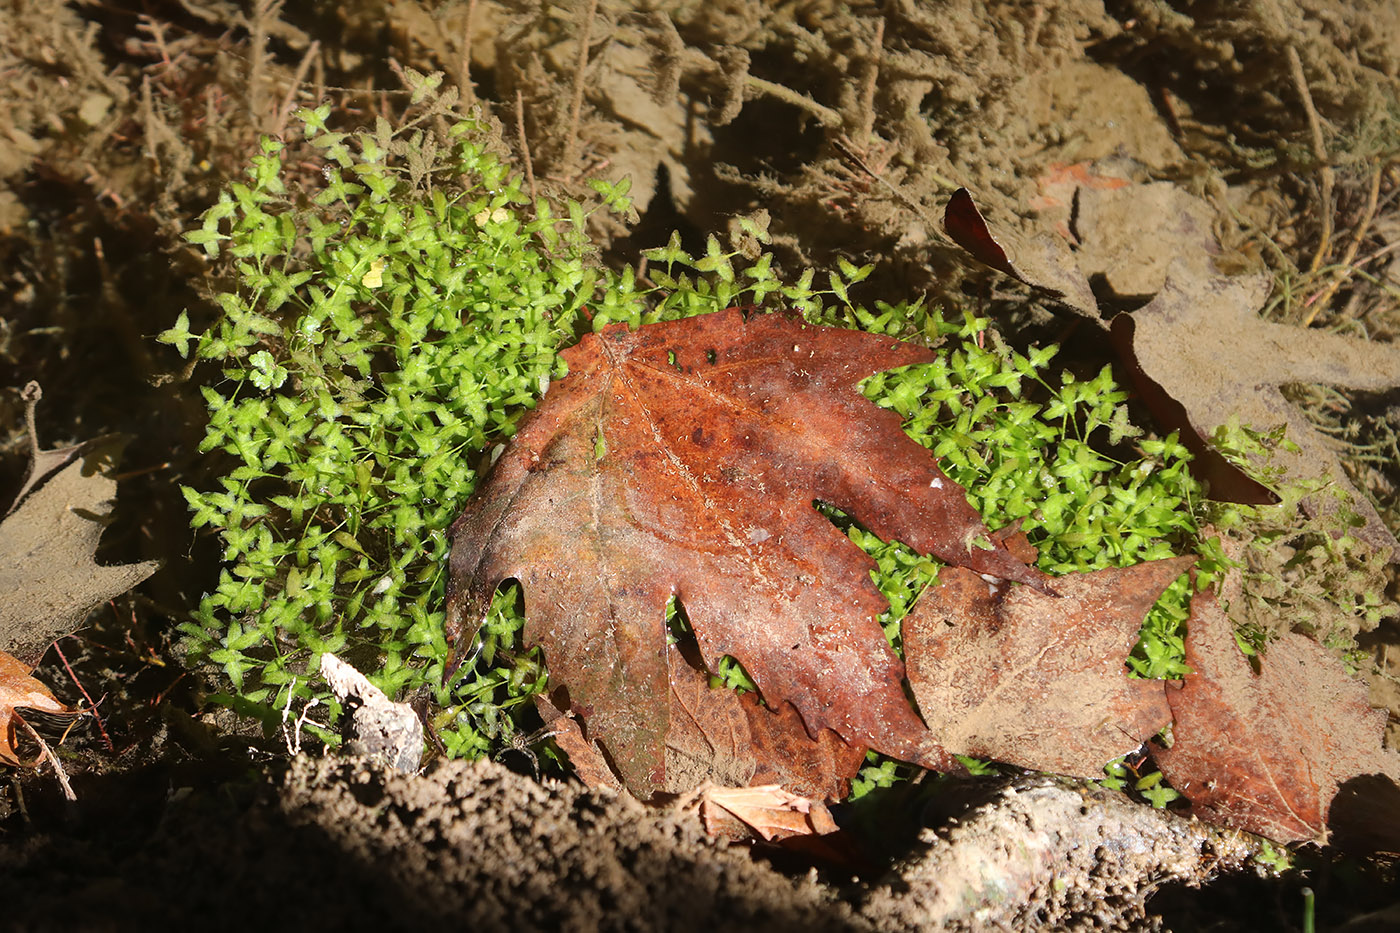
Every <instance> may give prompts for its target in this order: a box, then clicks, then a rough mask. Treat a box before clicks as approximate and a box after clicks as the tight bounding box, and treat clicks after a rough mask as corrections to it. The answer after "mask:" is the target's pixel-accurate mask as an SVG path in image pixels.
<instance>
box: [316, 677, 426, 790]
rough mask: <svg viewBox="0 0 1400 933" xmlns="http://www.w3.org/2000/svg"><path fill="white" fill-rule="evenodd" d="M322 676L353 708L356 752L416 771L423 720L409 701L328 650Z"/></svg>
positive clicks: (349, 745) (350, 746) (351, 749)
mask: <svg viewBox="0 0 1400 933" xmlns="http://www.w3.org/2000/svg"><path fill="white" fill-rule="evenodd" d="M321 676H322V677H324V678H326V683H327V684H329V685H330V688H331V693H334V694H335V696H336V698H337V699H339V700H340V701H341V702H342V703H344V704H346V705H347V706H348V707H349V708H350V737H349V738H350V740H349V742H347V743H346V745H347V749H348V750H349V752H350V753H351V754H353V755H365V756H367V757H370V758H373V759H375V760H377V761H379V762H381V763H383V764H384V765H387V766H388V767H390V768H396V769H398V770H399V771H406V772H408V773H410V774H411V773H413V772H414V771H417V770H418V765H419V763H420V762H421V761H422V758H423V723H422V722H420V721H419V719H418V714H417V713H415V712H414V711H413V707H411V706H409V705H408V704H407V703H395V702H394V701H393V700H390V699H389V697H388V696H387V695H386V694H385V693H384V691H383V690H380V689H379V688H378V687H376V686H375V685H374V684H372V683H370V682H369V678H367V677H365V675H364V674H361V673H360V672H359V671H358V670H356V669H355V668H354V667H352V666H351V665H349V664H347V663H345V662H344V661H342V660H341V659H340V658H338V657H336V656H335V655H333V654H331V653H330V652H329V651H327V652H326V653H325V654H323V655H321Z"/></svg>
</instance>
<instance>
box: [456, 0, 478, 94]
mask: <svg viewBox="0 0 1400 933" xmlns="http://www.w3.org/2000/svg"><path fill="white" fill-rule="evenodd" d="M475 25H476V0H467V21H466V22H465V23H463V24H462V59H461V63H460V65H459V66H458V71H459V77H458V79H457V80H458V83H459V84H460V85H461V88H462V103H463V104H465V105H466V106H468V107H470V106H471V105H472V104H474V103H476V84H475V82H473V81H472V27H473V26H475Z"/></svg>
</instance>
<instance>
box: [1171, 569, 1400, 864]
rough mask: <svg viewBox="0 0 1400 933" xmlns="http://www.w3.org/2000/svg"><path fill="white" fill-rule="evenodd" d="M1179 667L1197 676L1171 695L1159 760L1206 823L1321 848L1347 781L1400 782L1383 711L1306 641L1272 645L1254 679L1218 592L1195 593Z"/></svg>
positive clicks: (1295, 638) (1296, 638) (1290, 638)
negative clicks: (1376, 778) (1170, 721)
mask: <svg viewBox="0 0 1400 933" xmlns="http://www.w3.org/2000/svg"><path fill="white" fill-rule="evenodd" d="M1234 589H1235V590H1236V591H1238V586H1235V587H1234ZM1186 663H1187V664H1188V665H1190V666H1191V668H1192V670H1193V673H1191V674H1188V675H1187V676H1186V680H1185V684H1184V686H1183V687H1182V688H1181V689H1180V690H1168V691H1167V701H1168V702H1169V703H1170V704H1171V708H1172V716H1173V718H1174V719H1175V724H1174V725H1173V726H1172V736H1173V739H1174V741H1173V743H1172V747H1171V748H1169V749H1166V750H1161V751H1158V752H1156V753H1155V756H1154V757H1155V758H1156V760H1157V765H1158V767H1160V768H1161V769H1162V773H1163V774H1164V775H1165V776H1166V778H1167V780H1169V781H1170V782H1171V784H1172V786H1173V787H1175V788H1176V789H1177V790H1179V791H1180V792H1181V793H1182V795H1183V796H1185V797H1186V799H1187V800H1189V801H1191V809H1192V812H1193V813H1195V814H1196V815H1197V816H1199V817H1200V818H1201V819H1205V820H1210V821H1211V822H1214V823H1222V824H1224V825H1226V826H1230V827H1234V828H1236V829H1243V830H1247V831H1249V832H1253V833H1258V834H1259V835H1261V836H1267V837H1269V838H1270V839H1274V840H1277V841H1279V842H1303V841H1315V842H1319V843H1325V842H1326V841H1327V838H1328V830H1327V821H1328V815H1329V811H1330V809H1331V807H1332V801H1333V798H1334V797H1336V795H1337V790H1338V788H1339V787H1340V786H1341V785H1342V784H1343V783H1344V782H1346V781H1348V780H1350V779H1352V778H1354V777H1357V776H1358V775H1371V774H1379V775H1388V776H1389V777H1390V778H1391V779H1394V778H1400V755H1396V754H1395V753H1394V752H1389V751H1386V750H1385V749H1384V748H1382V747H1381V736H1382V733H1383V732H1384V730H1385V723H1386V713H1385V711H1384V710H1377V709H1372V708H1371V707H1370V704H1368V703H1367V702H1366V687H1365V685H1363V684H1362V683H1360V682H1359V681H1356V680H1354V679H1352V678H1351V677H1348V676H1347V674H1346V671H1344V670H1343V669H1342V666H1341V663H1340V662H1339V661H1338V660H1337V659H1336V658H1335V657H1333V656H1332V655H1331V654H1329V653H1328V652H1327V651H1326V649H1324V648H1323V647H1322V646H1321V645H1319V644H1317V642H1315V641H1313V640H1312V639H1310V638H1306V637H1304V636H1302V635H1297V634H1293V633H1289V634H1286V635H1284V636H1283V637H1282V638H1280V639H1278V640H1277V641H1273V642H1270V643H1269V645H1268V648H1267V651H1266V652H1265V654H1264V656H1263V657H1262V659H1261V660H1260V673H1259V674H1258V675H1256V674H1255V673H1254V671H1253V669H1252V668H1251V667H1250V664H1249V661H1248V659H1247V658H1245V656H1244V655H1243V654H1242V653H1241V652H1240V649H1239V647H1238V646H1237V645H1236V644H1235V637H1234V628H1233V626H1232V625H1231V623H1230V619H1229V617H1228V616H1226V615H1225V612H1224V611H1223V610H1222V609H1221V608H1220V604H1219V602H1218V601H1217V600H1216V597H1215V596H1214V595H1213V594H1210V593H1201V594H1197V595H1196V597H1195V598H1194V599H1193V600H1192V602H1191V619H1190V621H1189V622H1188V623H1187V636H1186Z"/></svg>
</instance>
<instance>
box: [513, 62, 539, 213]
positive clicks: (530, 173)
mask: <svg viewBox="0 0 1400 933" xmlns="http://www.w3.org/2000/svg"><path fill="white" fill-rule="evenodd" d="M515 132H516V133H517V134H518V135H519V136H520V157H521V158H522V159H524V160H525V183H526V184H528V185H529V186H530V201H531V203H534V201H535V200H536V198H537V197H538V193H537V192H536V191H535V162H534V159H532V158H531V157H530V140H529V139H527V138H526V136H525V97H524V95H523V94H521V93H520V88H516V89H515Z"/></svg>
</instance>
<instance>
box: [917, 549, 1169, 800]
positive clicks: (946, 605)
mask: <svg viewBox="0 0 1400 933" xmlns="http://www.w3.org/2000/svg"><path fill="white" fill-rule="evenodd" d="M1193 561H1194V558H1191V557H1177V558H1172V559H1169V560H1158V561H1151V562H1148V563H1145V564H1138V565H1136V566H1133V567H1109V568H1106V569H1103V570H1096V571H1093V572H1091V573H1082V574H1069V575H1067V576H1063V577H1057V578H1055V590H1056V592H1057V593H1059V594H1060V595H1059V596H1058V597H1052V596H1046V595H1045V594H1043V593H1038V592H1036V591H1035V590H1032V589H1030V588H1029V587H1024V586H1017V587H1007V586H1006V585H1004V584H997V583H988V582H987V581H986V580H983V579H982V578H981V577H979V576H978V575H977V574H975V573H970V572H968V571H966V570H962V569H959V568H944V569H942V570H940V571H939V572H938V583H937V584H936V585H934V586H933V587H930V588H929V589H928V590H926V591H925V592H924V594H923V596H922V597H920V599H919V601H918V602H917V603H916V604H915V605H914V608H913V609H912V610H911V611H910V613H909V615H907V616H905V617H904V621H903V623H902V632H903V636H904V653H905V657H906V659H907V663H908V668H909V685H910V687H911V689H912V690H913V692H914V697H915V699H916V700H917V701H918V703H919V709H920V710H922V711H923V714H924V720H925V721H926V722H927V723H928V727H929V730H930V731H931V732H932V733H933V735H934V738H935V739H936V740H937V741H938V742H939V744H940V745H942V746H943V747H944V748H946V749H947V750H948V751H951V752H954V753H957V754H962V755H974V756H977V757H980V758H994V759H996V760H998V761H1004V762H1007V763H1009V764H1014V765H1018V766H1020V767H1024V768H1032V769H1034V770H1037V771H1050V772H1054V773H1057V774H1065V775H1072V776H1077V777H1086V778H1089V777H1099V776H1102V773H1103V765H1104V764H1105V763H1106V762H1108V761H1110V760H1112V759H1114V758H1117V757H1119V756H1120V755H1123V754H1126V753H1127V752H1129V751H1131V750H1133V749H1134V748H1136V747H1137V746H1139V745H1141V744H1142V743H1143V741H1145V740H1146V739H1147V738H1149V737H1150V736H1152V735H1153V734H1154V733H1156V732H1158V731H1159V730H1161V729H1162V727H1164V726H1165V725H1166V724H1167V723H1168V722H1170V721H1171V711H1170V710H1169V709H1168V707H1167V701H1166V697H1165V696H1164V694H1163V687H1162V682H1161V681H1157V680H1135V679H1132V678H1130V677H1129V676H1128V673H1127V670H1126V669H1125V668H1124V662H1125V661H1126V660H1127V656H1128V653H1129V652H1130V651H1131V650H1132V647H1133V644H1134V643H1135V642H1136V641H1137V637H1138V631H1139V629H1140V628H1141V627H1142V620H1143V617H1144V616H1145V615H1146V614H1147V611H1148V610H1149V609H1150V608H1151V607H1152V604H1153V603H1154V602H1156V601H1157V599H1158V597H1160V596H1161V595H1162V592H1163V591H1164V590H1165V589H1166V588H1167V586H1168V585H1169V584H1170V583H1171V582H1172V580H1174V579H1176V578H1177V577H1178V576H1180V575H1181V574H1182V573H1184V572H1185V571H1186V569H1187V568H1188V567H1189V566H1190V565H1191V564H1192V563H1193Z"/></svg>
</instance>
